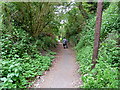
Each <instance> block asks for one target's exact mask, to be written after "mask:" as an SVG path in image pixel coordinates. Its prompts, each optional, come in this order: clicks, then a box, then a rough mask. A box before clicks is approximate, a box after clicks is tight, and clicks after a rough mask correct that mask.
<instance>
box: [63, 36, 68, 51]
mask: <svg viewBox="0 0 120 90" xmlns="http://www.w3.org/2000/svg"><path fill="white" fill-rule="evenodd" d="M63 47H64V49H65V48H68V40H67V39H66V38H65V37H64V38H63Z"/></svg>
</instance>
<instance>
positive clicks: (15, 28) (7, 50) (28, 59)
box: [0, 3, 57, 89]
mask: <svg viewBox="0 0 120 90" xmlns="http://www.w3.org/2000/svg"><path fill="white" fill-rule="evenodd" d="M25 4H28V5H29V4H30V5H31V7H32V6H35V5H36V4H35V3H25ZM38 4H39V3H38ZM3 5H5V6H3V7H2V8H3V10H1V11H2V12H1V13H0V15H1V16H0V19H1V21H2V22H0V29H1V30H0V31H1V39H0V44H1V52H0V53H1V57H0V58H1V60H0V67H1V68H0V74H1V77H0V89H2V88H26V87H29V86H30V85H31V81H33V80H34V79H35V77H36V76H38V75H42V74H43V72H44V71H45V70H48V69H49V67H50V66H51V63H52V60H53V59H54V56H52V55H54V54H55V53H53V52H52V51H50V48H54V47H56V44H57V42H56V40H55V38H54V37H53V36H54V35H52V36H49V35H46V33H47V32H46V31H44V32H42V33H41V34H40V33H37V34H39V35H37V37H35V36H34V35H31V33H30V32H29V31H27V30H26V28H25V27H26V26H27V24H28V22H26V21H27V20H26V21H25V20H24V19H23V23H22V25H21V23H20V22H19V21H20V20H21V18H23V17H22V16H19V18H18V17H17V18H15V17H14V18H13V17H12V16H11V15H12V14H13V13H14V12H16V9H15V8H14V7H15V6H14V7H12V8H10V6H13V5H16V7H17V5H20V3H15V4H14V3H8V4H3ZM21 5H24V3H23V4H21ZM40 5H42V4H41V3H40ZM5 8H7V10H9V11H6V9H5ZM20 8H21V7H20ZM17 9H18V8H17ZM4 10H5V11H4ZM13 11H14V12H13ZM3 12H4V13H3ZM18 13H21V12H20V11H19V12H18ZM18 13H14V14H15V15H16V14H18ZM22 13H26V11H24V12H22ZM10 16H11V17H10ZM16 16H17V15H16ZM28 16H29V15H28ZM20 17H21V18H20ZM9 19H10V20H9ZM17 19H18V21H16V20H17ZM28 19H30V18H28ZM43 23H45V22H43ZM23 26H25V27H24V28H23ZM49 29H50V28H49ZM29 30H31V31H32V29H31V28H29ZM45 32H46V33H45ZM48 33H50V30H49V32H48ZM53 33H54V32H53ZM43 51H47V54H46V55H44V56H43V55H42V52H43Z"/></svg>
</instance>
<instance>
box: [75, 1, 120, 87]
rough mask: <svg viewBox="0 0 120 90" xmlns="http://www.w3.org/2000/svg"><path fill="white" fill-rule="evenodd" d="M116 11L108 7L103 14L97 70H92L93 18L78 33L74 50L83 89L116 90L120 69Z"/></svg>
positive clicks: (117, 9) (113, 4)
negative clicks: (104, 89)
mask: <svg viewBox="0 0 120 90" xmlns="http://www.w3.org/2000/svg"><path fill="white" fill-rule="evenodd" d="M119 15H120V14H119V8H118V4H117V3H111V5H110V6H109V8H108V9H106V10H105V11H104V12H103V21H102V28H101V44H100V48H99V58H98V60H97V64H96V67H95V68H94V69H93V70H91V66H92V64H91V62H92V53H93V52H92V51H93V41H94V26H95V17H94V18H92V19H91V20H88V22H87V25H86V26H85V27H84V29H83V31H82V33H80V41H79V43H78V44H77V46H76V48H75V49H76V51H77V60H78V62H79V64H80V71H81V73H82V75H83V76H82V81H83V86H82V87H83V88H118V87H119V86H118V85H119V79H118V74H119V71H118V68H119V66H120V60H119V48H118V47H117V44H118V42H117V41H118V40H117V39H118V38H119V34H118V31H119V26H120V25H119V24H120V17H119Z"/></svg>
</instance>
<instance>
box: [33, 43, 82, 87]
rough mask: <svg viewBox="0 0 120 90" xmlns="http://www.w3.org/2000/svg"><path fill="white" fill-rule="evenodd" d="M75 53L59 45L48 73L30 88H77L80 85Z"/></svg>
mask: <svg viewBox="0 0 120 90" xmlns="http://www.w3.org/2000/svg"><path fill="white" fill-rule="evenodd" d="M78 68H79V67H78V65H77V63H76V59H75V52H74V51H73V50H72V49H71V48H70V47H68V48H67V49H63V47H62V44H61V43H59V45H58V48H57V55H56V58H55V60H54V61H53V65H52V67H51V68H50V70H49V71H46V72H45V74H44V75H43V76H40V77H39V79H37V80H36V81H35V83H34V84H33V86H32V88H79V87H80V86H81V85H82V81H81V78H80V77H81V76H80V74H79V73H78Z"/></svg>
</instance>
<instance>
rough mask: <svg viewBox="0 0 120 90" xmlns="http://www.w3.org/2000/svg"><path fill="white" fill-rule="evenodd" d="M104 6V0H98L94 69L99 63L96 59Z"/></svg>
mask: <svg viewBox="0 0 120 90" xmlns="http://www.w3.org/2000/svg"><path fill="white" fill-rule="evenodd" d="M102 6H103V0H98V4H97V17H96V27H95V36H94V49H93V57H92V63H93V66H92V67H91V68H92V69H93V68H95V65H96V63H97V61H96V59H98V49H99V40H100V29H101V22H102Z"/></svg>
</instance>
